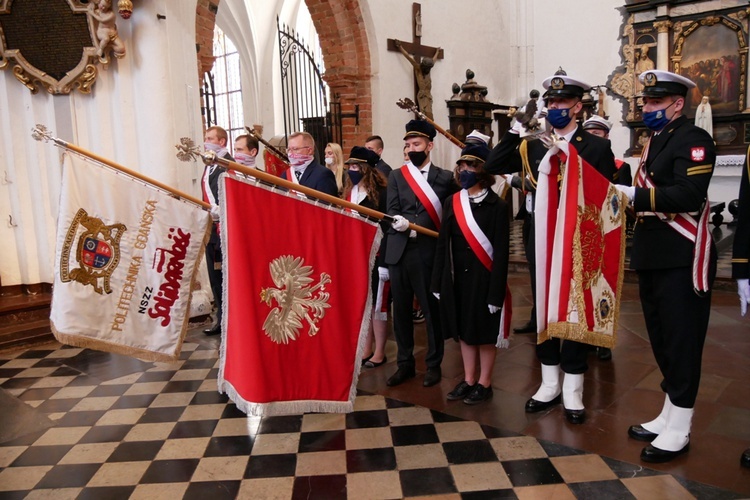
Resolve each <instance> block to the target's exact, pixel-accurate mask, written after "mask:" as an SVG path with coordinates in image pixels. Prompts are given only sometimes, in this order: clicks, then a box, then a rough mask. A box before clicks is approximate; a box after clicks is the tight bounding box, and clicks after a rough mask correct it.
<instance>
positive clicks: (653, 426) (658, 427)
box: [641, 394, 673, 434]
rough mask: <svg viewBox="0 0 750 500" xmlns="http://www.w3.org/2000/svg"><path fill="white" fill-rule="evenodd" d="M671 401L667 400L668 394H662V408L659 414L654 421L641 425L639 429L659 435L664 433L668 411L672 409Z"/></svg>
mask: <svg viewBox="0 0 750 500" xmlns="http://www.w3.org/2000/svg"><path fill="white" fill-rule="evenodd" d="M672 407H673V405H672V401H670V399H669V394H664V406H662V409H661V413H659V416H658V417H656V418H655V419H653V420H651V421H650V422H646V423H645V424H641V427H643V428H644V429H646V430H647V431H649V432H653V433H654V434H661V433H662V432H663V431H664V427H666V425H667V418H668V417H667V416H668V415H669V409H670V408H672Z"/></svg>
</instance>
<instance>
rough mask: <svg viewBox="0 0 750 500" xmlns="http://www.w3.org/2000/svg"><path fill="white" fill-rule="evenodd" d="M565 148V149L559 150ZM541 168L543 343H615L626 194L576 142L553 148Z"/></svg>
mask: <svg viewBox="0 0 750 500" xmlns="http://www.w3.org/2000/svg"><path fill="white" fill-rule="evenodd" d="M562 147H565V149H567V155H565V154H561V152H560V150H559V149H558V148H562ZM562 153H564V152H562ZM561 163H563V164H564V165H565V167H564V168H561ZM561 171H562V183H561V185H560V195H559V198H558V197H557V178H558V175H559V174H560V172H561ZM540 173H541V177H540V180H542V181H543V182H541V184H540V190H538V191H537V209H536V211H535V216H536V220H537V229H538V231H537V233H536V237H537V240H536V245H537V255H538V256H540V257H541V258H540V259H539V262H540V263H541V266H540V267H541V269H538V270H537V303H538V304H541V306H539V305H538V306H537V307H538V308H539V309H541V316H542V321H539V315H538V318H537V321H538V324H539V325H540V333H539V336H538V342H543V341H544V340H546V339H547V338H549V337H559V338H563V339H569V340H575V341H578V342H584V343H587V344H592V345H597V346H601V347H614V345H615V341H616V334H617V321H618V317H619V312H620V292H621V290H622V278H623V267H624V260H625V205H624V203H623V202H625V201H626V200H624V199H623V197H622V195H621V194H620V193H619V192H618V191H617V190H616V189H615V188H614V186H613V185H612V184H610V183H609V181H608V180H607V179H605V178H604V177H603V176H602V175H601V174H600V173H599V172H598V171H597V170H596V169H595V168H594V167H592V166H591V165H590V164H589V163H587V162H586V160H584V159H583V158H582V157H580V156H579V155H578V152H577V151H576V149H575V147H574V146H573V145H572V144H565V145H564V146H555V147H554V148H553V149H551V150H550V152H549V153H548V154H547V157H545V162H543V164H542V166H541V167H540ZM540 193H541V194H540ZM540 196H542V197H543V198H542V200H541V202H540ZM540 280H542V281H540Z"/></svg>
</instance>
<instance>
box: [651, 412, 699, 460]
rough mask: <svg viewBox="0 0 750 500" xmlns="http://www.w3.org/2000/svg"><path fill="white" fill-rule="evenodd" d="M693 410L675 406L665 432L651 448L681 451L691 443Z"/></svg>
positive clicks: (654, 441) (668, 417)
mask: <svg viewBox="0 0 750 500" xmlns="http://www.w3.org/2000/svg"><path fill="white" fill-rule="evenodd" d="M692 421H693V409H692V408H680V407H679V406H674V405H672V407H671V408H670V409H669V414H668V415H667V423H666V426H665V427H664V430H663V431H662V432H660V433H659V435H658V436H657V437H656V439H654V440H653V441H652V442H651V446H653V447H654V448H658V449H660V450H664V451H680V450H682V449H683V448H685V446H687V444H688V443H689V442H690V424H691V423H692Z"/></svg>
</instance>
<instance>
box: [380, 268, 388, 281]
mask: <svg viewBox="0 0 750 500" xmlns="http://www.w3.org/2000/svg"><path fill="white" fill-rule="evenodd" d="M378 276H379V277H380V281H388V280H389V279H391V275H390V274H389V273H388V268H387V267H378Z"/></svg>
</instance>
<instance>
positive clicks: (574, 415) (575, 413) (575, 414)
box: [565, 408, 586, 424]
mask: <svg viewBox="0 0 750 500" xmlns="http://www.w3.org/2000/svg"><path fill="white" fill-rule="evenodd" d="M565 418H566V419H568V422H570V423H571V424H582V423H584V422H585V421H586V410H568V409H567V408H565Z"/></svg>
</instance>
